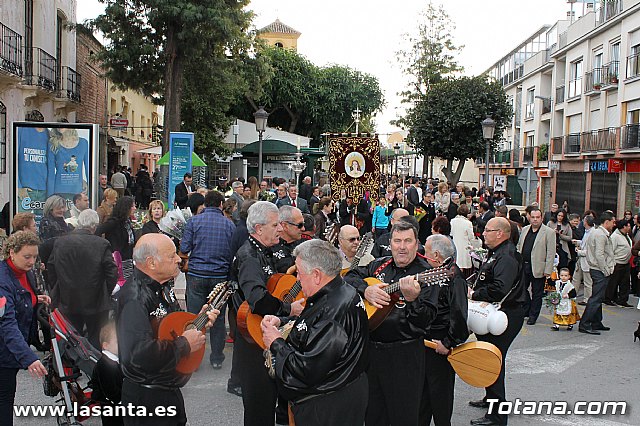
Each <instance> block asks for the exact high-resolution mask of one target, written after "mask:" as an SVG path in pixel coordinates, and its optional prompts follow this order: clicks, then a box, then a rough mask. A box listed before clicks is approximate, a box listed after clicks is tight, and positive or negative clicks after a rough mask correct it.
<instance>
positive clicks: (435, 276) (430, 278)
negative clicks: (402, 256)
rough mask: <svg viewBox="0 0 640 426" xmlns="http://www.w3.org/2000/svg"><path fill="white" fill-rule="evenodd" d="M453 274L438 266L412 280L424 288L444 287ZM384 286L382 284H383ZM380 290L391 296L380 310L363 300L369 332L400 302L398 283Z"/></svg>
mask: <svg viewBox="0 0 640 426" xmlns="http://www.w3.org/2000/svg"><path fill="white" fill-rule="evenodd" d="M453 275H454V272H453V271H452V270H451V269H450V268H449V267H447V266H440V267H439V268H434V269H429V270H427V271H425V272H421V273H419V274H416V275H414V276H413V277H414V279H415V280H417V281H418V282H419V283H420V285H421V286H422V285H424V286H432V285H437V286H441V287H442V286H446V285H449V283H448V281H449V278H451V277H453ZM365 282H366V283H367V284H368V285H369V286H372V285H376V284H380V283H382V281H380V280H379V279H377V278H365ZM383 284H384V283H383ZM382 290H383V291H384V292H385V293H387V294H388V295H390V296H391V302H389V304H388V305H386V306H383V307H382V308H376V307H375V306H373V305H372V304H371V303H370V302H369V301H368V300H366V299H364V307H365V309H366V311H367V317H369V330H371V331H373V330H375V329H376V328H378V326H379V325H380V324H381V323H382V321H384V320H385V318H386V317H387V316H389V314H390V313H391V309H393V307H394V306H395V304H396V302H398V301H399V300H400V283H399V282H394V283H390V284H389V285H387V286H386V287H383V288H382Z"/></svg>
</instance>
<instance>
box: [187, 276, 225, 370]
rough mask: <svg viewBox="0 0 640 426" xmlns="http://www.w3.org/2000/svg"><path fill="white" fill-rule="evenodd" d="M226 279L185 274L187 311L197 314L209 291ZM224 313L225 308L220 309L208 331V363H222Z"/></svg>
mask: <svg viewBox="0 0 640 426" xmlns="http://www.w3.org/2000/svg"><path fill="white" fill-rule="evenodd" d="M226 280H227V279H226V278H200V277H194V276H193V275H189V274H188V273H187V294H186V297H187V311H189V312H191V313H193V314H197V313H198V312H200V310H201V309H202V305H204V304H205V303H206V302H207V296H208V295H209V293H211V290H213V288H214V287H215V286H216V284H218V283H221V282H223V281H226ZM225 312H226V306H224V307H223V308H222V309H220V315H218V319H217V320H216V322H215V323H214V324H213V327H211V328H210V329H209V337H210V340H211V355H210V356H209V362H210V363H212V364H213V363H219V364H222V362H223V361H224V353H223V350H224V344H225V339H226V335H227V330H226V328H225V324H224V316H225Z"/></svg>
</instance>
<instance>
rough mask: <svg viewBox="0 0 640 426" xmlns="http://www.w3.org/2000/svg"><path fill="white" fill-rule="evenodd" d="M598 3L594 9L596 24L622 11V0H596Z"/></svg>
mask: <svg viewBox="0 0 640 426" xmlns="http://www.w3.org/2000/svg"><path fill="white" fill-rule="evenodd" d="M596 4H598V6H597V10H596V25H601V24H603V23H605V22H606V21H608V20H609V19H611V18H613V17H614V16H616V15H618V14H619V13H620V12H622V1H620V0H602V1H600V2H596Z"/></svg>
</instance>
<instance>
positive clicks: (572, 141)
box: [564, 133, 582, 154]
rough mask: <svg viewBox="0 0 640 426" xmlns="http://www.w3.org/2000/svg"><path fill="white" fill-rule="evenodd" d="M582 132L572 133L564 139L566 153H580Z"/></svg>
mask: <svg viewBox="0 0 640 426" xmlns="http://www.w3.org/2000/svg"><path fill="white" fill-rule="evenodd" d="M581 136H582V135H581V134H580V133H571V134H568V135H566V136H565V139H564V153H565V154H580V138H581Z"/></svg>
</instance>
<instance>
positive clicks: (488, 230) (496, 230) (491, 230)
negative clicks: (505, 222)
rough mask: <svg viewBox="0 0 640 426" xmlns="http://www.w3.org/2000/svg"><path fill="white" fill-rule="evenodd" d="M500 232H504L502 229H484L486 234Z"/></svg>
mask: <svg viewBox="0 0 640 426" xmlns="http://www.w3.org/2000/svg"><path fill="white" fill-rule="evenodd" d="M498 231H502V229H487V228H485V229H484V232H498Z"/></svg>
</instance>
